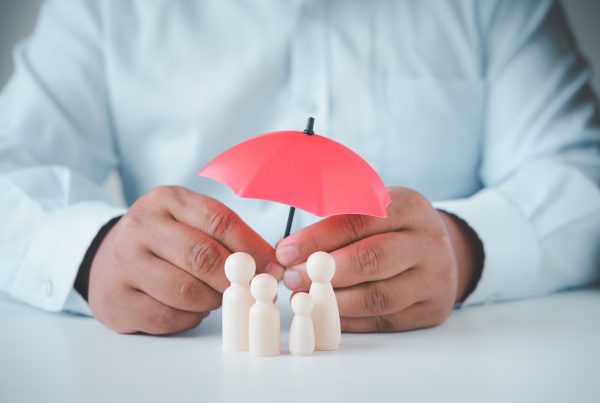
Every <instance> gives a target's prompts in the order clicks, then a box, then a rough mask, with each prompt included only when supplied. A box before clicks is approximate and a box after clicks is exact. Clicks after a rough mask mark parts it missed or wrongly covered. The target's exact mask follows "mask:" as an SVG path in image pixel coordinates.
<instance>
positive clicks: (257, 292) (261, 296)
mask: <svg viewBox="0 0 600 403" xmlns="http://www.w3.org/2000/svg"><path fill="white" fill-rule="evenodd" d="M250 293H251V294H252V296H253V297H254V299H255V300H256V301H263V302H271V301H273V299H274V298H275V296H276V295H277V280H275V277H273V276H271V275H270V274H267V273H261V274H259V275H257V276H256V277H254V278H253V279H252V282H251V283H250Z"/></svg>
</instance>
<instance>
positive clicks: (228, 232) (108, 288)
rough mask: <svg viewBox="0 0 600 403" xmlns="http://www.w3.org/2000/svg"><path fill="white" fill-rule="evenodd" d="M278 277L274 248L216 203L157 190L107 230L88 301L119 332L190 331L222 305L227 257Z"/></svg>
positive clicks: (166, 188)
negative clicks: (241, 257)
mask: <svg viewBox="0 0 600 403" xmlns="http://www.w3.org/2000/svg"><path fill="white" fill-rule="evenodd" d="M238 251H243V252H247V253H250V254H251V255H252V256H253V257H254V259H255V260H256V267H257V271H259V272H263V271H267V272H269V273H270V274H272V275H274V276H275V277H276V278H281V276H282V274H283V268H282V267H281V266H280V265H278V264H277V263H276V260H275V254H274V250H273V248H272V247H271V246H270V245H269V244H267V242H265V241H264V240H263V239H262V238H261V237H260V236H259V235H257V234H256V233H255V232H254V231H253V230H251V229H250V228H249V227H248V226H247V225H246V224H245V223H244V222H243V221H242V220H241V219H240V218H239V217H238V216H237V215H236V214H235V213H233V212H232V211H231V210H230V209H228V208H227V207H225V206H224V205H223V204H221V203H219V202H218V201H216V200H214V199H211V198H209V197H206V196H202V195H199V194H196V193H194V192H192V191H190V190H187V189H184V188H180V187H172V186H162V187H158V188H156V189H154V190H152V191H151V192H149V193H147V194H146V195H144V196H142V197H141V198H140V199H139V200H138V201H137V202H136V203H135V204H134V205H133V206H131V208H130V209H129V211H128V212H127V214H125V215H124V216H123V218H121V220H120V221H119V222H118V223H117V224H116V225H115V226H114V227H113V228H112V229H111V230H110V231H109V233H108V234H107V235H106V237H105V238H104V240H103V241H102V243H101V245H100V247H99V249H98V251H97V253H96V256H95V258H94V260H93V263H92V266H91V273H90V282H89V303H90V307H91V309H92V312H93V313H94V315H95V316H96V318H98V319H99V320H100V321H102V322H104V323H105V324H106V325H107V326H108V327H110V328H112V329H113V330H115V331H117V332H119V333H132V332H138V331H140V332H145V333H151V334H166V333H173V332H178V331H182V330H186V329H189V328H192V327H194V326H196V325H198V323H200V321H201V320H202V319H203V318H204V317H205V316H207V315H208V313H209V312H210V311H211V310H213V309H215V308H217V307H218V306H219V305H220V304H221V298H222V295H221V294H222V292H223V291H224V290H225V288H227V287H228V286H229V282H228V281H227V279H226V277H225V274H224V270H223V265H224V262H225V259H226V258H227V256H229V254H230V253H231V252H238Z"/></svg>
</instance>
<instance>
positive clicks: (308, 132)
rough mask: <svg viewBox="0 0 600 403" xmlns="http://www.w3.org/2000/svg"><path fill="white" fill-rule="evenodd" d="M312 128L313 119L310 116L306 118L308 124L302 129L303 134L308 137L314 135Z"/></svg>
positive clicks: (313, 124)
mask: <svg viewBox="0 0 600 403" xmlns="http://www.w3.org/2000/svg"><path fill="white" fill-rule="evenodd" d="M314 127H315V118H313V117H312V116H310V117H309V118H308V122H306V129H304V133H306V134H308V135H309V136H312V135H313V134H315V132H314V131H313V128H314Z"/></svg>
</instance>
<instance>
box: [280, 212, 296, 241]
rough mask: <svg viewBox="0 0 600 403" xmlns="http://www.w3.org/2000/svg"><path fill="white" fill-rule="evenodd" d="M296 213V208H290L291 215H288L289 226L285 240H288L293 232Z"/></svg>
mask: <svg viewBox="0 0 600 403" xmlns="http://www.w3.org/2000/svg"><path fill="white" fill-rule="evenodd" d="M295 212H296V207H290V213H289V214H288V220H287V225H286V226H285V234H284V235H283V237H284V238H287V237H288V236H289V235H290V231H291V230H292V221H294V213H295Z"/></svg>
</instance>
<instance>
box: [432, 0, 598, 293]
mask: <svg viewBox="0 0 600 403" xmlns="http://www.w3.org/2000/svg"><path fill="white" fill-rule="evenodd" d="M480 6H481V9H480V17H481V27H482V28H481V31H482V32H481V33H482V38H483V41H484V43H485V45H484V48H485V49H486V52H485V53H486V54H485V55H484V58H483V59H484V60H485V76H486V80H487V99H486V119H485V120H486V123H485V127H484V136H485V140H484V144H483V149H482V151H481V153H482V160H481V166H480V178H481V182H482V183H483V185H484V188H483V189H482V190H481V191H480V192H478V193H476V194H475V195H473V196H472V197H469V198H467V199H463V200H451V201H443V202H439V203H435V206H436V207H438V208H440V209H443V210H447V211H449V212H451V213H454V214H456V215H457V216H459V217H461V218H462V219H464V220H465V221H466V222H467V223H469V225H470V226H471V227H472V228H473V229H474V230H475V231H476V232H477V234H478V235H479V237H480V239H481V241H482V243H483V246H484V253H485V262H484V268H483V273H482V276H481V279H480V281H479V283H478V285H477V287H476V289H475V290H474V292H473V293H472V294H471V295H470V296H469V297H468V298H467V300H466V301H465V304H477V303H484V302H491V301H499V300H508V299H515V298H523V297H529V296H535V295H542V294H545V293H550V292H553V291H557V290H561V289H566V288H570V287H578V286H583V285H587V284H590V283H591V282H593V281H595V280H596V279H597V278H598V262H599V261H600V259H599V258H600V192H599V189H598V184H599V182H600V154H599V145H600V123H599V117H598V108H597V103H596V100H595V98H594V94H593V93H592V91H591V89H590V86H589V80H590V70H589V68H588V67H587V65H586V63H585V60H584V59H583V57H582V56H581V55H580V54H579V53H578V51H577V47H576V44H575V41H574V39H573V37H572V35H571V33H570V32H569V29H568V26H567V23H566V21H565V17H564V13H563V11H562V9H561V6H560V4H559V3H557V2H553V1H535V2H533V1H532V2H497V3H492V2H484V3H481V5H480Z"/></svg>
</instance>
